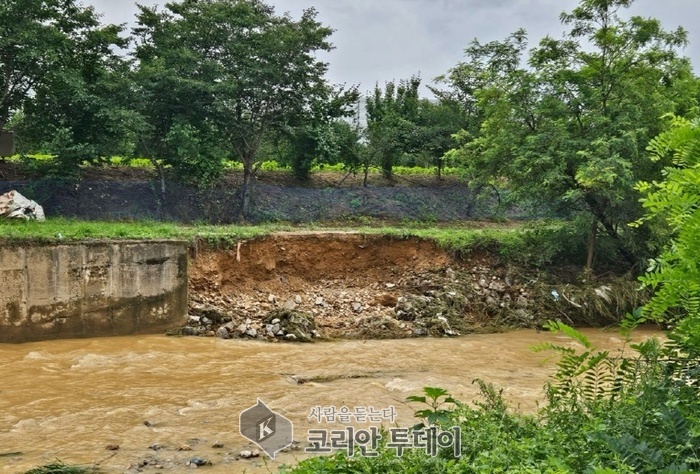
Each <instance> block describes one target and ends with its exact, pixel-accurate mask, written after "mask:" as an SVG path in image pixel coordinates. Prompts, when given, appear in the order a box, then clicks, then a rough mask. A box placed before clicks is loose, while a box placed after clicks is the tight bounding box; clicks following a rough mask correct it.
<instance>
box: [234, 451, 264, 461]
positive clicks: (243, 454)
mask: <svg viewBox="0 0 700 474" xmlns="http://www.w3.org/2000/svg"><path fill="white" fill-rule="evenodd" d="M238 456H239V457H240V458H242V459H250V458H257V457H260V451H258V450H257V449H253V450H250V449H244V450H243V451H241V452H240V453H238Z"/></svg>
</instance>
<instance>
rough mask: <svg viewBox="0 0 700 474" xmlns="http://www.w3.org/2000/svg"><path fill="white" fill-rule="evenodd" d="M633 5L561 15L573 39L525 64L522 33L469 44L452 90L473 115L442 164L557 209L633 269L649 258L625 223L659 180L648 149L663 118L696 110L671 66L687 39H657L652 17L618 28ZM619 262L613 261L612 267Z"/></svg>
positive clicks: (621, 0) (677, 65)
mask: <svg viewBox="0 0 700 474" xmlns="http://www.w3.org/2000/svg"><path fill="white" fill-rule="evenodd" d="M631 3H632V2H631V1H629V0H606V1H598V0H582V1H581V2H580V5H579V6H578V7H577V8H575V9H574V10H573V12H571V13H564V14H562V16H561V18H562V22H563V23H564V24H565V25H567V26H568V27H569V28H570V30H569V33H568V35H567V36H566V37H565V38H563V39H561V40H556V39H553V38H551V37H546V38H544V39H543V40H542V41H541V42H540V44H539V46H538V47H536V48H535V49H533V50H532V51H531V52H530V53H529V56H528V58H527V59H528V67H521V66H520V64H521V61H522V60H523V59H524V55H525V51H526V49H527V42H526V37H525V32H524V31H518V32H516V33H514V34H513V35H511V36H510V37H509V38H507V39H506V40H505V41H503V42H491V43H486V44H481V43H478V42H476V41H475V42H474V43H473V44H472V45H471V46H470V47H469V48H468V49H467V51H466V52H467V56H468V61H466V62H465V63H463V64H460V65H458V66H457V67H456V68H455V69H454V70H453V71H452V72H451V74H450V76H449V83H450V84H451V86H452V88H453V89H455V90H456V91H457V93H455V95H456V96H457V97H461V98H462V100H463V101H464V102H465V107H466V108H467V109H469V110H472V111H473V114H476V115H477V116H478V117H479V118H480V120H479V121H480V127H479V128H478V130H474V129H466V130H464V131H463V132H461V133H460V134H458V139H459V140H460V142H461V146H460V147H458V148H455V149H454V150H452V151H451V152H450V153H449V154H448V157H449V158H450V159H451V160H453V161H455V162H458V163H462V164H463V166H464V167H465V168H466V173H467V175H468V176H469V177H470V178H471V179H472V180H473V181H474V182H477V183H478V182H485V183H489V182H492V181H493V180H494V179H499V178H500V179H506V180H507V183H508V184H509V185H510V186H511V187H512V190H513V192H514V195H516V196H517V197H518V199H523V198H527V199H533V200H535V201H539V202H542V203H544V204H546V205H548V206H554V207H555V208H558V210H559V211H560V212H565V213H568V214H569V215H579V216H584V217H585V219H581V220H578V221H577V222H579V223H581V224H582V225H583V226H584V228H587V229H589V233H590V237H589V242H590V245H589V253H590V255H589V258H588V259H587V260H588V262H592V259H593V252H594V250H595V242H596V236H597V234H598V233H604V234H606V235H607V236H608V237H609V238H611V239H613V240H614V241H615V242H616V246H617V251H618V252H619V257H620V258H621V259H622V260H624V261H626V262H627V263H628V264H634V263H636V262H637V261H638V259H639V256H640V255H643V254H644V253H645V252H647V251H648V248H647V241H648V240H650V239H649V233H648V232H647V231H646V230H645V229H643V228H640V229H637V230H635V231H634V232H633V231H631V230H630V229H629V228H628V227H627V226H626V223H627V222H630V221H633V220H635V219H637V218H639V216H640V215H641V208H640V206H639V204H638V202H637V195H636V193H635V191H634V189H633V187H634V184H635V183H636V182H637V181H638V180H640V179H643V180H653V179H658V178H659V177H660V171H661V166H660V164H659V163H653V162H650V161H649V160H646V159H645V149H644V148H645V146H646V143H648V142H649V140H650V139H651V138H652V137H654V136H655V135H657V134H658V133H659V132H660V131H661V130H662V128H663V126H664V123H663V121H662V120H661V119H660V117H661V116H662V115H663V114H664V113H667V112H669V111H674V112H679V111H687V110H693V109H694V108H695V107H696V105H697V85H698V83H697V80H696V79H695V78H694V77H693V74H692V71H691V69H690V65H689V63H688V61H687V59H682V58H680V57H679V55H678V52H677V48H679V47H681V46H683V45H684V44H685V43H686V40H687V34H686V32H685V31H683V30H682V29H678V30H676V31H673V32H667V31H664V30H663V29H662V28H661V26H660V24H659V22H658V21H657V20H654V19H645V18H640V17H631V18H629V19H624V18H623V17H622V16H621V15H619V14H618V11H619V10H620V9H623V8H626V7H629V6H630V5H631ZM618 260H619V259H618Z"/></svg>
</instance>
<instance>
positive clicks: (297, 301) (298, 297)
mask: <svg viewBox="0 0 700 474" xmlns="http://www.w3.org/2000/svg"><path fill="white" fill-rule="evenodd" d="M294 302H295V303H296V304H301V303H302V299H301V296H299V295H295V296H294Z"/></svg>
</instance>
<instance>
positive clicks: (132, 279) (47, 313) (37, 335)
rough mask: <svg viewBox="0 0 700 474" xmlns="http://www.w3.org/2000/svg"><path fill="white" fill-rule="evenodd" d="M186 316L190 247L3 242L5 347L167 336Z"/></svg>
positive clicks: (0, 311) (0, 326)
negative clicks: (151, 334)
mask: <svg viewBox="0 0 700 474" xmlns="http://www.w3.org/2000/svg"><path fill="white" fill-rule="evenodd" d="M186 315H187V242H180V241H105V242H102V241H100V242H81V243H74V244H61V245H56V244H30V243H22V244H14V243H13V244H3V243H0V342H10V343H19V342H28V341H40V340H46V339H61V338H80V337H98V336H118V335H128V334H136V333H147V332H161V331H163V330H165V329H167V328H169V327H172V326H174V325H177V324H182V323H183V321H184V320H185V319H186Z"/></svg>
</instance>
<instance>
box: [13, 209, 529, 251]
mask: <svg viewBox="0 0 700 474" xmlns="http://www.w3.org/2000/svg"><path fill="white" fill-rule="evenodd" d="M334 230H341V231H353V232H360V233H365V234H371V235H387V236H392V237H396V238H412V237H413V238H420V239H427V240H433V241H435V242H436V243H437V244H438V245H439V246H440V247H442V248H444V249H445V250H448V251H451V252H455V253H456V254H469V253H470V252H471V251H474V250H492V251H495V252H504V253H508V252H511V253H512V252H516V251H517V249H518V248H521V249H524V246H525V244H526V240H527V235H528V234H529V232H528V231H527V229H525V228H524V227H523V226H520V225H513V224H497V223H480V222H473V223H462V224H454V225H451V226H444V225H441V226H433V227H426V226H425V224H421V223H405V224H386V223H381V222H380V223H372V222H369V223H364V225H361V226H357V225H352V224H350V223H349V224H343V223H341V224H331V225H323V226H321V225H308V226H303V227H299V226H293V225H291V224H267V225H219V226H213V225H182V224H175V223H164V222H153V221H137V222H98V221H78V220H72V219H64V218H52V219H47V220H46V221H45V222H35V221H10V220H0V241H5V242H10V243H20V242H42V243H51V242H71V241H80V240H91V239H120V240H132V239H181V240H187V241H190V242H194V241H197V240H203V241H206V242H208V243H211V244H214V245H233V244H235V243H236V242H239V241H241V240H246V239H251V238H255V237H261V236H264V235H269V234H271V233H273V232H280V231H299V232H308V231H319V232H323V231H334Z"/></svg>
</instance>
